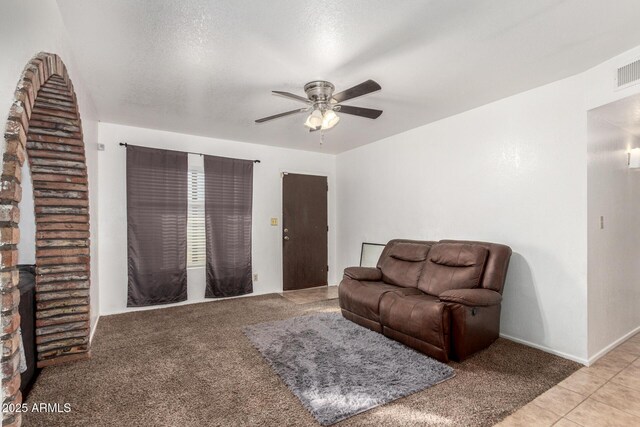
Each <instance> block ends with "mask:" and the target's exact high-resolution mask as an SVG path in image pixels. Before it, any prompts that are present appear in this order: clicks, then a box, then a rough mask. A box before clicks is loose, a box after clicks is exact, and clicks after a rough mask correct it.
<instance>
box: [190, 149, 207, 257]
mask: <svg viewBox="0 0 640 427" xmlns="http://www.w3.org/2000/svg"><path fill="white" fill-rule="evenodd" d="M188 187H189V188H188V190H189V203H188V209H189V213H188V216H187V267H204V266H205V263H206V250H207V243H206V235H205V224H204V164H203V161H202V157H201V156H193V155H189V186H188Z"/></svg>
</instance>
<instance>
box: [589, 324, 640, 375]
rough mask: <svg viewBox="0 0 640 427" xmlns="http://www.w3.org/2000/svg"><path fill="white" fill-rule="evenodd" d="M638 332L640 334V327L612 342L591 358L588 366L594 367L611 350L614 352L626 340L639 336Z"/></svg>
mask: <svg viewBox="0 0 640 427" xmlns="http://www.w3.org/2000/svg"><path fill="white" fill-rule="evenodd" d="M638 332H640V326H638V327H637V328H635V329H632V330H631V331H629V332H627V333H626V334H624V335H623V336H621V337H620V338H618V339H617V340H615V341H614V342H612V343H611V344H609V345H608V346H606V347H605V348H603V349H602V350H600V351H598V352H597V353H596V354H594V355H593V356H591V357H590V358H589V360H588V361H587V362H588V363H587V366H590V365H593V364H594V363H595V362H596V361H597V360H598V359H600V358H601V357H602V356H604V355H605V354H607V353H609V352H610V351H611V350H613V349H614V348H616V347H617V346H619V345H620V344H622V343H623V342H625V341H626V340H628V339H629V338H631V337H632V336H634V335H635V334H637V333H638Z"/></svg>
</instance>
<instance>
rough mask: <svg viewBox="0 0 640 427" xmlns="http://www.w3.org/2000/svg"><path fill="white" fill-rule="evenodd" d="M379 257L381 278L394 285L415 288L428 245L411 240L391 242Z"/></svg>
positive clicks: (427, 251)
mask: <svg viewBox="0 0 640 427" xmlns="http://www.w3.org/2000/svg"><path fill="white" fill-rule="evenodd" d="M389 244H391V245H392V246H391V247H390V248H389V250H388V251H386V253H383V256H382V257H381V259H380V270H381V271H382V280H383V281H384V282H385V283H389V284H392V285H396V286H402V287H405V288H415V287H417V286H418V278H419V277H420V273H421V272H422V267H423V266H424V262H425V260H426V259H427V255H428V254H429V245H428V244H424V243H413V242H393V243H391V242H390V243H389Z"/></svg>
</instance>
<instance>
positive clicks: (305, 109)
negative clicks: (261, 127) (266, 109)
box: [256, 108, 309, 123]
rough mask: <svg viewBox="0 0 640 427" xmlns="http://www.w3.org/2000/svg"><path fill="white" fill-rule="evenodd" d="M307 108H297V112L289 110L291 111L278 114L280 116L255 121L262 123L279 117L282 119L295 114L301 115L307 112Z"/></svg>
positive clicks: (275, 115)
mask: <svg viewBox="0 0 640 427" xmlns="http://www.w3.org/2000/svg"><path fill="white" fill-rule="evenodd" d="M308 110H309V109H308V108H298V109H297V110H291V111H287V112H285V113H280V114H274V115H273V116H269V117H263V118H261V119H258V120H256V123H263V122H266V121H269V120H273V119H277V118H280V117H284V116H289V115H291V114H296V113H302V112H304V111H308Z"/></svg>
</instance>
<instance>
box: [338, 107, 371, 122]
mask: <svg viewBox="0 0 640 427" xmlns="http://www.w3.org/2000/svg"><path fill="white" fill-rule="evenodd" d="M336 111H338V112H339V113H344V114H352V115H354V116H360V117H366V118H368V119H377V118H378V117H380V114H382V110H374V109H372V108H363V107H352V106H350V105H341V106H340V109H339V110H338V109H336Z"/></svg>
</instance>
